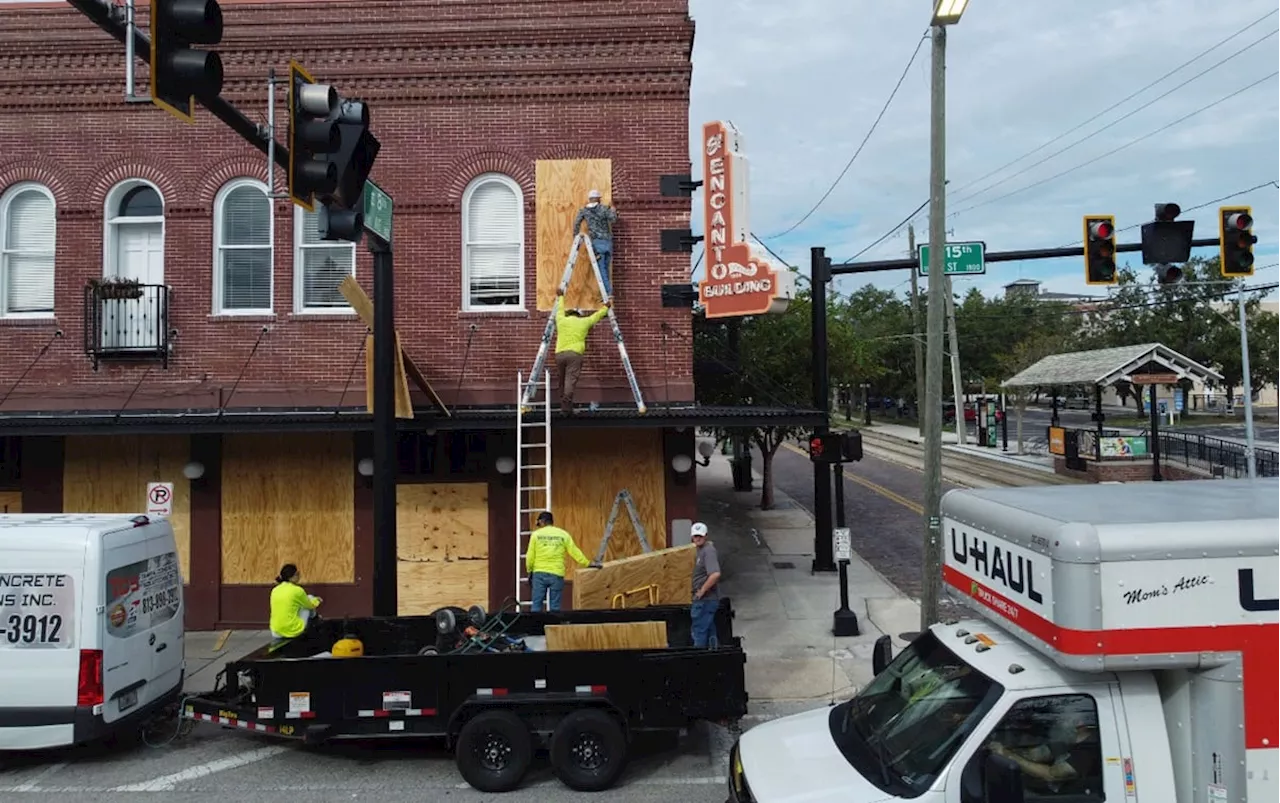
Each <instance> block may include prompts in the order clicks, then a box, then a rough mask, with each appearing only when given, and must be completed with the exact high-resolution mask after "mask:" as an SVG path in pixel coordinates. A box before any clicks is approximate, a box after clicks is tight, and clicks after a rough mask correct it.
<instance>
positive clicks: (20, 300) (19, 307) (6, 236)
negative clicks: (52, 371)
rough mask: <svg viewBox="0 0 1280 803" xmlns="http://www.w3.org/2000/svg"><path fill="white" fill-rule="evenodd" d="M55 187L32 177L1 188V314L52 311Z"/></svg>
mask: <svg viewBox="0 0 1280 803" xmlns="http://www.w3.org/2000/svg"><path fill="white" fill-rule="evenodd" d="M54 213H55V205H54V201H53V193H51V192H49V190H48V188H47V187H44V186H42V185H40V184H34V183H31V182H23V183H21V184H15V185H13V186H12V187H10V188H9V189H7V190H5V192H4V193H3V194H0V317H6V318H8V317H43V316H51V315H53V255H54V249H55V245H56V241H57V230H56V229H57V225H56V216H55V214H54Z"/></svg>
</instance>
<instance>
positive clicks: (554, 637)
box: [545, 622, 668, 652]
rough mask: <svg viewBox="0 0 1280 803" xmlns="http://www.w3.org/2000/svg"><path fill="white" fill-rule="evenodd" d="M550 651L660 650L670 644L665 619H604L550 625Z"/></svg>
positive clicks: (548, 647) (548, 642) (548, 641)
mask: <svg viewBox="0 0 1280 803" xmlns="http://www.w3.org/2000/svg"><path fill="white" fill-rule="evenodd" d="M545 632H546V636H547V651H548V652H567V651H571V650H661V649H666V647H667V646H668V645H667V623H666V622H602V623H600V624H591V625H547V627H546V631H545Z"/></svg>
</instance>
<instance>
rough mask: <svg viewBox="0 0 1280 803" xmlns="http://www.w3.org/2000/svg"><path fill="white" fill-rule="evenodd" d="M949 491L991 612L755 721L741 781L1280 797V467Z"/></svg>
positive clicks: (952, 799) (910, 789)
mask: <svg viewBox="0 0 1280 803" xmlns="http://www.w3.org/2000/svg"><path fill="white" fill-rule="evenodd" d="M942 513H943V517H942V537H943V549H944V553H945V558H944V567H943V575H944V582H945V583H946V586H947V587H948V591H950V592H951V594H952V595H953V596H955V597H958V598H960V599H961V600H963V602H964V603H965V604H966V605H967V606H969V607H970V608H972V609H973V610H974V611H976V612H977V614H979V616H981V619H972V620H966V621H961V622H953V623H947V624H938V625H934V626H933V627H931V628H930V629H929V630H928V631H926V632H925V633H923V634H922V635H921V636H920V637H918V638H917V639H916V640H914V641H913V642H912V643H911V644H910V645H909V646H908V647H907V648H906V649H904V650H903V651H902V652H901V653H900V654H899V655H898V656H897V657H896V658H894V659H893V660H892V662H889V661H888V657H887V656H886V655H884V653H883V652H881V653H880V654H879V655H878V656H877V661H876V663H877V666H876V675H875V679H874V680H873V681H872V682H871V683H870V684H868V685H867V686H866V687H865V688H864V689H862V690H861V691H860V692H859V693H858V695H857V696H855V697H854V698H853V699H851V700H848V701H846V702H844V703H842V704H840V705H837V706H834V707H831V708H821V709H817V710H815V711H810V712H808V713H805V714H799V715H796V716H793V717H787V718H785V719H779V720H775V721H773V722H770V723H766V724H764V725H760V726H758V727H756V728H753V729H751V730H749V731H747V732H746V733H745V734H743V736H742V737H741V739H739V741H738V743H737V744H736V745H734V747H733V750H732V751H731V753H730V759H729V760H730V767H729V800H730V801H735V802H736V803H754V802H755V801H760V803H798V802H799V801H804V802H805V803H823V802H825V801H832V802H833V803H834V801H844V802H845V803H878V802H879V801H895V800H916V801H922V803H1009V802H1010V801H1012V802H1013V803H1018V802H1019V801H1024V800H1036V801H1040V800H1044V801H1104V800H1105V801H1108V802H1109V803H1112V802H1114V803H1193V801H1194V803H1236V802H1237V801H1259V802H1260V801H1266V802H1267V803H1271V801H1275V800H1277V799H1280V766H1278V762H1277V752H1276V749H1277V744H1276V740H1277V737H1278V734H1277V706H1278V694H1277V689H1278V688H1280V679H1278V674H1280V673H1278V669H1277V662H1278V658H1280V656H1278V655H1277V652H1278V651H1277V644H1278V638H1280V633H1278V629H1277V622H1278V618H1280V617H1278V608H1280V573H1278V572H1277V566H1278V564H1280V561H1278V557H1277V555H1278V550H1277V545H1278V542H1280V485H1277V483H1276V482H1275V481H1274V480H1270V481H1268V480H1256V481H1249V480H1207V481H1190V482H1164V483H1138V484H1123V485H1119V484H1118V485H1078V486H1055V487H1046V488H999V489H986V490H958V491H951V492H949V493H948V494H947V495H946V496H945V497H944V498H943V500H942ZM877 646H878V647H880V648H881V650H884V648H886V647H887V646H888V637H882V638H881V643H880V644H879V645H877ZM886 663H887V666H882V664H886Z"/></svg>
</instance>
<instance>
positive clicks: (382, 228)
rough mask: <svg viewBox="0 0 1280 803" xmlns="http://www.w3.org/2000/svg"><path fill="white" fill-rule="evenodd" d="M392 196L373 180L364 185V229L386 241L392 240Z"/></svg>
mask: <svg viewBox="0 0 1280 803" xmlns="http://www.w3.org/2000/svg"><path fill="white" fill-rule="evenodd" d="M391 208H392V207H391V196H390V195H388V194H387V193H386V191H385V190H383V189H382V188H381V187H379V186H378V185H377V184H374V183H373V182H372V181H366V182H365V185H364V229H365V231H367V232H369V233H370V234H372V235H373V236H375V237H377V238H379V239H380V240H382V241H383V242H384V243H390V242H391Z"/></svg>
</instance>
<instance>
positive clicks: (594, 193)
mask: <svg viewBox="0 0 1280 803" xmlns="http://www.w3.org/2000/svg"><path fill="white" fill-rule="evenodd" d="M587 197H588V198H599V197H600V190H592V191H591V192H589V193H587Z"/></svg>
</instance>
